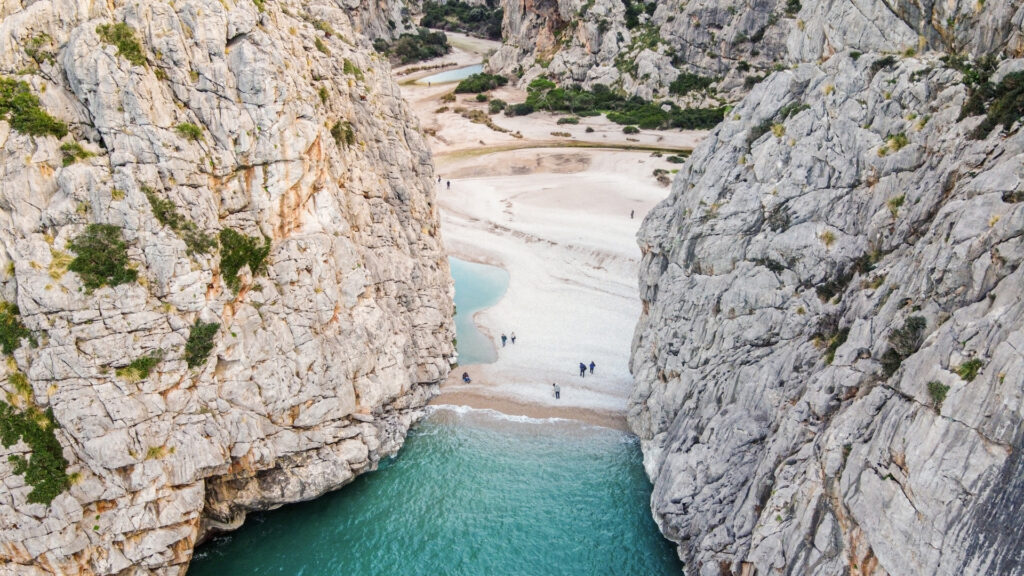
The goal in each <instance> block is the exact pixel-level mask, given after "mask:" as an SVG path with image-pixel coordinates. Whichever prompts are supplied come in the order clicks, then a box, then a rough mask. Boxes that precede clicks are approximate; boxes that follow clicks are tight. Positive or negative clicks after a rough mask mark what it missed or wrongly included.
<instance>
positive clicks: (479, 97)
mask: <svg viewBox="0 0 1024 576" xmlns="http://www.w3.org/2000/svg"><path fill="white" fill-rule="evenodd" d="M476 101H477V102H487V94H477V95H476Z"/></svg>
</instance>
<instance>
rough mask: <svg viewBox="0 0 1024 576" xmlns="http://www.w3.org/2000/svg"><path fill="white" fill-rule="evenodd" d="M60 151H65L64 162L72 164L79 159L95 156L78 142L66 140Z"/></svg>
mask: <svg viewBox="0 0 1024 576" xmlns="http://www.w3.org/2000/svg"><path fill="white" fill-rule="evenodd" d="M60 151H61V152H63V153H64V159H63V162H62V163H63V164H64V165H65V166H70V165H72V164H74V163H75V162H77V161H78V160H84V159H86V158H91V157H93V156H95V154H93V153H92V152H89V151H88V150H86V149H85V148H82V145H81V144H79V143H78V142H65V143H64V144H61V145H60Z"/></svg>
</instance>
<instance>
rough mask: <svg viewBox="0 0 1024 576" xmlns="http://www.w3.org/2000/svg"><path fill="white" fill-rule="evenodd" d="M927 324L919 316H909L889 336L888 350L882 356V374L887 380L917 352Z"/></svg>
mask: <svg viewBox="0 0 1024 576" xmlns="http://www.w3.org/2000/svg"><path fill="white" fill-rule="evenodd" d="M926 326H927V322H926V321H925V319H924V318H922V317H921V316H911V317H910V318H907V321H906V322H904V323H903V326H902V327H901V328H897V329H896V330H893V331H892V332H891V333H890V334H889V346H890V348H889V349H888V350H886V351H885V354H883V355H882V372H883V374H885V377H886V378H888V377H890V376H892V375H893V374H895V373H896V370H898V369H899V367H900V365H901V364H903V361H904V360H906V359H907V358H909V357H910V355H911V354H913V353H914V352H917V350H918V348H920V347H921V343H922V342H923V341H924V329H925V327H926Z"/></svg>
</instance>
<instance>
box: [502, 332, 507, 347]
mask: <svg viewBox="0 0 1024 576" xmlns="http://www.w3.org/2000/svg"><path fill="white" fill-rule="evenodd" d="M506 340H508V336H505V335H504V334H502V335H501V347H502V348H504V347H505V341H506Z"/></svg>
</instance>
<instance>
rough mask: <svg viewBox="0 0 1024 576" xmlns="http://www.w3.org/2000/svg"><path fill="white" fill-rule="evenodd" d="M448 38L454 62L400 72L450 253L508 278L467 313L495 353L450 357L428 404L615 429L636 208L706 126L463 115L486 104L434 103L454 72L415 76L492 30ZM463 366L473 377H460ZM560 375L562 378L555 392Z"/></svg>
mask: <svg viewBox="0 0 1024 576" xmlns="http://www.w3.org/2000/svg"><path fill="white" fill-rule="evenodd" d="M449 38H450V42H451V43H452V44H453V46H454V50H453V53H452V54H449V55H448V56H445V57H444V58H440V59H438V62H451V63H452V64H451V65H449V66H447V67H443V68H431V63H430V62H427V63H420V64H419V65H418V67H416V69H415V71H413V72H412V73H410V74H405V75H401V76H400V77H399V81H400V83H401V85H402V92H403V94H404V95H405V97H406V99H407V100H409V102H411V103H412V105H413V108H414V110H415V111H416V113H417V115H418V116H419V118H420V122H421V125H422V127H423V128H424V132H425V133H426V134H427V136H428V137H427V140H428V143H429V144H430V146H431V149H432V150H433V152H434V159H435V163H436V166H437V173H438V174H439V175H440V176H441V177H442V179H443V180H442V182H441V183H439V184H438V201H439V205H440V207H441V210H442V225H443V234H444V240H445V244H446V245H447V247H448V250H449V252H450V253H451V254H452V255H453V256H455V257H458V258H461V259H464V260H469V261H474V262H481V263H485V264H491V265H496V266H501V267H502V268H504V269H505V270H507V271H508V272H509V285H508V291H507V292H506V294H505V296H504V297H503V298H502V299H501V300H500V301H499V302H498V303H497V304H496V305H495V306H494V307H492V308H488V309H486V310H483V311H481V312H480V313H478V314H477V315H476V318H475V319H476V321H477V324H478V326H479V327H480V329H481V331H482V332H484V334H487V335H489V336H490V337H491V339H492V341H493V342H494V343H495V345H496V348H497V351H498V360H497V361H496V362H494V363H493V364H481V365H471V366H465V365H463V366H460V367H459V368H458V369H457V370H455V371H453V374H452V376H451V377H450V378H449V381H448V382H447V383H446V384H445V385H444V386H442V393H441V395H440V396H438V397H437V398H436V399H435V400H434V403H435V404H460V405H467V406H471V407H474V408H491V409H494V410H498V411H502V412H506V413H510V414H519V415H525V416H532V417H561V418H575V419H580V420H585V421H587V422H590V423H593V424H598V425H602V426H609V427H614V428H621V429H625V409H626V399H627V396H628V394H629V390H630V387H631V383H632V378H631V376H630V373H629V366H628V362H629V353H630V344H631V341H632V337H633V327H634V325H635V323H636V318H637V317H639V314H640V301H639V298H638V294H637V280H636V271H637V266H638V263H639V257H640V254H639V250H638V248H637V246H636V241H635V235H636V232H637V230H638V228H639V226H640V222H641V221H642V219H643V216H644V215H645V214H646V213H647V211H648V210H650V208H651V207H652V206H654V205H655V204H656V203H657V202H658V201H660V200H661V199H663V198H664V197H665V196H666V195H667V193H668V188H667V187H666V186H665V185H664V183H663V182H659V181H658V179H657V178H656V175H655V170H656V169H659V170H663V171H666V172H667V176H669V177H671V173H672V172H673V171H675V170H676V169H678V168H679V164H673V163H670V162H669V161H668V160H667V158H668V157H669V156H671V155H672V154H673V153H675V152H683V151H686V150H689V149H691V148H692V147H693V146H694V145H696V144H697V143H698V142H699V141H700V139H701V138H702V137H703V135H704V133H703V132H684V131H675V130H673V131H642V132H641V133H640V134H635V135H626V134H624V133H623V132H622V127H621V126H619V125H617V124H613V123H611V122H609V121H608V120H606V119H605V118H604V117H591V118H582V119H581V120H580V124H577V125H566V124H563V125H559V124H557V119H558V118H559V117H560V116H558V115H552V114H547V113H534V114H532V115H529V116H520V117H514V118H512V117H507V116H504V115H494V116H491V117H490V118H491V121H492V123H493V124H494V125H495V126H497V127H498V128H499V129H500V130H505V131H499V130H495V129H494V128H493V127H488V126H487V125H485V124H481V123H476V122H472V121H471V120H470V119H469V118H468V117H467V116H468V115H469V114H468V113H467V111H468V110H473V109H479V110H486V106H487V104H486V103H480V102H477V101H476V99H475V95H473V94H469V95H462V94H460V95H458V96H457V99H456V101H455V102H447V103H444V102H442V101H441V99H442V97H443V96H444V95H445V94H448V93H451V92H452V90H453V89H454V87H455V83H448V84H441V85H432V86H426V85H422V84H416V83H415V80H416V79H420V78H423V77H425V76H428V75H430V74H433V73H436V72H438V71H439V70H442V69H450V68H452V67H460V66H465V65H470V64H474V63H479V62H480V61H481V58H483V57H486V54H487V53H488V51H490V50H493V49H496V48H497V43H495V42H488V41H484V40H478V39H467V38H466V37H464V36H461V35H458V34H449ZM492 94H493V96H494V97H497V98H502V99H504V100H506V101H507V102H521V101H522V100H523V99H525V97H526V94H525V93H524V92H522V91H520V90H517V89H515V88H508V87H506V88H502V89H500V90H496V91H494V92H493V93H492ZM456 110H458V111H456ZM588 127H590V128H591V129H592V131H591V132H587V128H588ZM552 132H558V133H560V134H561V135H557V136H556V135H552ZM564 134H568V136H566V135H564ZM628 147H633V148H634V149H632V150H631V149H628ZM636 148H639V149H636ZM663 180H664V177H663ZM449 181H450V182H451V187H450V188H449V187H448V185H447V183H448V182H449ZM631 213H632V218H631V217H630V215H631ZM512 332H515V333H516V335H517V337H518V338H517V341H516V343H515V344H514V345H513V344H512V343H511V342H509V343H508V344H507V345H506V346H504V347H502V346H501V341H500V335H501V334H502V333H504V334H509V335H510V334H511V333H512ZM581 362H583V363H585V364H588V365H589V364H590V362H594V363H595V364H596V367H595V370H594V373H593V374H592V375H591V374H590V372H589V369H588V371H587V374H586V376H585V377H580V375H579V364H580V363H581ZM464 371H466V372H469V374H470V375H471V376H472V378H473V382H472V384H469V385H466V384H463V383H462V382H461V380H460V379H459V378H458V376H459V375H461V374H462V372H464ZM556 382H557V383H558V384H559V385H560V386H561V390H562V393H561V398H560V399H557V400H556V399H555V398H554V394H553V392H552V383H556Z"/></svg>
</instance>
